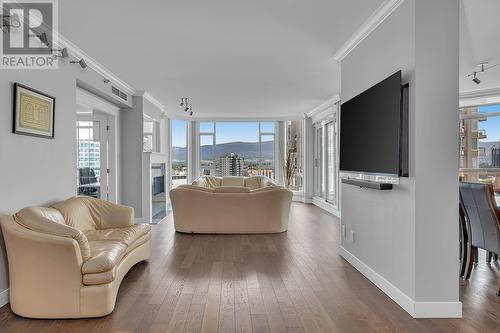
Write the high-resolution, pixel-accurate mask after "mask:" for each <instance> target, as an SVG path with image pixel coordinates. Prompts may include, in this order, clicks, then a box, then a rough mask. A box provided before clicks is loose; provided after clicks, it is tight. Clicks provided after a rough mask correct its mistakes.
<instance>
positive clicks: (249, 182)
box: [245, 176, 260, 190]
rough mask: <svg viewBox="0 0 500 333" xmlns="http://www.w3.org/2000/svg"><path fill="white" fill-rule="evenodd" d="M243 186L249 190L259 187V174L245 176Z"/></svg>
mask: <svg viewBox="0 0 500 333" xmlns="http://www.w3.org/2000/svg"><path fill="white" fill-rule="evenodd" d="M245 187H248V188H249V189H251V190H255V189H258V188H260V176H253V177H248V178H246V179H245Z"/></svg>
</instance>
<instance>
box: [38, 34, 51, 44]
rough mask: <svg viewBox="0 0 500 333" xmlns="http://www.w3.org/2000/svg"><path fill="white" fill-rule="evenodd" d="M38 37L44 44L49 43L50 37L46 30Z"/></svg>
mask: <svg viewBox="0 0 500 333" xmlns="http://www.w3.org/2000/svg"><path fill="white" fill-rule="evenodd" d="M38 38H39V39H40V42H42V43H43V44H45V45H47V46H48V45H49V38H48V37H47V34H46V33H45V32H42V33H41V34H40V35H38Z"/></svg>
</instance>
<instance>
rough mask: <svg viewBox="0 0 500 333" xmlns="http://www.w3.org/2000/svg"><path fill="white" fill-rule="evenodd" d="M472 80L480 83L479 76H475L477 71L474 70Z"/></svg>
mask: <svg viewBox="0 0 500 333" xmlns="http://www.w3.org/2000/svg"><path fill="white" fill-rule="evenodd" d="M472 81H473V82H474V83H475V84H480V83H481V80H479V78H478V77H477V73H476V72H474V78H473V79H472Z"/></svg>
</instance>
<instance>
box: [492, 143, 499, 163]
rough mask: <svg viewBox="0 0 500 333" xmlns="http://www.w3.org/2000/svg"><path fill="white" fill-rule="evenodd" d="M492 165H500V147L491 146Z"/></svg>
mask: <svg viewBox="0 0 500 333" xmlns="http://www.w3.org/2000/svg"><path fill="white" fill-rule="evenodd" d="M491 166H492V167H500V148H497V147H493V148H491Z"/></svg>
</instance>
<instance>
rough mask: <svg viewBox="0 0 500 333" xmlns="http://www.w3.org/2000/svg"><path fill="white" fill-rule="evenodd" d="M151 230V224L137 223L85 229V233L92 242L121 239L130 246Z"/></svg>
mask: <svg viewBox="0 0 500 333" xmlns="http://www.w3.org/2000/svg"><path fill="white" fill-rule="evenodd" d="M150 231H151V226H150V225H149V224H137V225H134V226H132V227H125V228H115V229H103V230H85V231H83V233H84V234H85V236H86V237H87V239H88V240H89V241H90V242H92V241H120V242H123V243H125V244H126V245H127V246H128V245H130V244H132V243H133V242H135V241H136V240H137V239H139V238H140V237H141V236H144V235H145V234H147V233H148V232H150Z"/></svg>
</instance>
